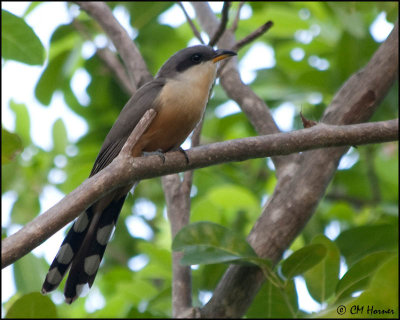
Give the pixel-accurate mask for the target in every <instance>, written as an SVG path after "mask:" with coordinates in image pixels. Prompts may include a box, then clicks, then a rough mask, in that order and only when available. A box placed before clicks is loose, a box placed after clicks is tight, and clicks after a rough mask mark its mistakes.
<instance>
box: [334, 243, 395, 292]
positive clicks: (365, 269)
mask: <svg viewBox="0 0 400 320" xmlns="http://www.w3.org/2000/svg"><path fill="white" fill-rule="evenodd" d="M392 255H393V252H387V251H383V252H376V253H372V254H370V255H368V256H366V257H364V258H363V259H361V260H360V261H358V262H356V263H355V264H354V265H353V266H352V267H351V268H350V269H349V270H348V271H347V272H346V273H345V275H344V276H343V278H342V279H340V281H339V282H338V284H337V287H336V296H337V299H338V300H342V299H344V298H348V297H350V296H351V294H352V293H354V292H356V291H360V290H363V289H365V288H366V287H367V286H368V285H369V283H370V281H371V278H372V277H373V276H374V275H375V272H376V270H377V269H378V267H379V266H381V265H382V263H384V262H385V261H387V259H388V258H390V256H392Z"/></svg>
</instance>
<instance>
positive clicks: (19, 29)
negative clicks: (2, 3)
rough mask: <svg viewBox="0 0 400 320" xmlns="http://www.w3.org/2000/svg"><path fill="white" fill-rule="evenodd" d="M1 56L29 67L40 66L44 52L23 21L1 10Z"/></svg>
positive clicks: (37, 39)
mask: <svg viewBox="0 0 400 320" xmlns="http://www.w3.org/2000/svg"><path fill="white" fill-rule="evenodd" d="M1 30H2V32H1V48H2V50H1V55H2V57H3V58H4V59H11V60H16V61H19V62H22V63H26V64H29V65H42V64H43V63H44V59H45V50H44V47H43V45H42V43H41V42H40V40H39V38H38V37H37V35H36V34H35V32H33V30H32V28H31V27H29V26H28V25H27V24H26V23H25V21H24V19H21V18H20V17H17V16H15V15H13V14H12V13H10V12H8V11H6V10H1Z"/></svg>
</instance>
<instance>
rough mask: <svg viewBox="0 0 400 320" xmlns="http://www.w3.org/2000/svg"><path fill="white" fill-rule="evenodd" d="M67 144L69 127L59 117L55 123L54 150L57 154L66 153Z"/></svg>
mask: <svg viewBox="0 0 400 320" xmlns="http://www.w3.org/2000/svg"><path fill="white" fill-rule="evenodd" d="M67 145H68V136H67V129H66V128H65V125H64V122H63V121H62V119H57V120H56V121H55V122H54V124H53V150H54V152H55V153H57V154H64V153H65V148H66V147H67Z"/></svg>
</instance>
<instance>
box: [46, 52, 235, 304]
mask: <svg viewBox="0 0 400 320" xmlns="http://www.w3.org/2000/svg"><path fill="white" fill-rule="evenodd" d="M234 55H236V53H235V52H232V51H227V50H213V49H212V48H211V47H209V46H204V45H198V46H194V47H189V48H186V49H183V50H180V51H178V52H177V53H175V54H174V55H173V56H172V57H171V58H169V59H168V60H167V62H165V63H164V65H163V66H162V67H161V69H160V70H159V71H158V73H157V75H156V77H155V78H154V80H152V81H150V82H148V83H146V84H145V85H144V86H143V87H141V88H140V89H139V90H138V91H137V92H136V93H135V94H134V95H133V96H132V98H131V99H130V100H129V101H128V102H127V104H126V105H125V107H124V108H123V109H122V111H121V113H120V115H119V117H118V119H117V121H116V122H115V123H114V125H113V127H112V128H111V130H110V132H109V133H108V135H107V136H106V138H105V140H104V143H103V145H102V147H101V149H100V152H99V154H98V156H97V158H96V161H95V163H94V165H93V169H92V171H91V173H90V176H93V175H94V174H96V173H97V172H99V171H100V170H102V169H103V168H105V167H106V166H107V165H109V164H110V163H111V161H112V160H113V159H114V158H115V157H116V156H117V155H118V154H119V152H120V151H121V149H122V147H123V145H124V143H125V142H126V140H127V138H128V137H129V135H130V133H131V132H132V130H133V129H134V128H135V126H136V125H137V123H138V122H139V120H140V119H141V117H142V116H143V115H144V113H145V112H146V111H147V110H149V109H154V110H155V111H156V112H157V115H156V116H155V118H154V119H153V121H152V122H151V123H150V125H149V127H148V128H147V130H146V131H145V132H144V134H143V135H142V136H141V137H140V139H139V141H138V142H137V144H136V145H135V147H134V148H133V150H132V155H133V156H134V157H139V156H141V155H142V154H143V153H144V152H155V151H161V152H167V151H170V150H174V149H177V148H179V147H180V145H181V144H182V142H183V141H185V139H186V138H187V137H188V135H189V134H190V133H191V131H192V130H193V129H194V128H195V126H196V125H197V123H198V122H199V121H200V119H201V118H202V115H203V112H204V109H205V107H206V104H207V101H208V98H209V94H210V90H211V87H212V85H213V83H214V80H215V76H216V69H217V62H218V61H220V60H223V59H225V58H228V57H231V56H234ZM132 186H133V184H132V185H127V186H125V187H121V188H119V189H117V190H115V191H113V192H112V193H110V194H108V195H106V196H105V197H103V198H102V199H100V200H98V201H97V202H96V203H94V204H93V205H92V206H91V207H89V208H88V209H87V210H86V211H85V212H83V213H81V214H80V216H79V217H78V218H77V219H76V220H75V222H74V223H73V225H72V227H71V229H70V230H69V232H68V234H67V236H66V237H65V239H64V241H63V243H62V244H61V247H60V249H59V251H58V253H57V255H56V257H55V258H54V261H53V263H52V264H51V266H50V269H49V272H48V273H47V276H46V279H45V281H44V283H43V287H42V293H47V292H50V291H52V290H54V289H55V288H57V287H58V285H59V284H60V282H61V280H62V279H63V277H64V275H65V273H66V272H67V271H68V269H69V268H71V269H70V271H69V275H68V278H67V281H66V283H65V288H64V296H65V301H66V302H67V303H72V302H73V301H74V300H75V299H77V298H78V297H79V294H80V293H81V291H82V289H83V287H84V286H85V285H86V284H88V285H89V287H91V286H92V284H93V281H94V279H95V277H96V273H97V270H98V268H99V265H100V262H101V259H102V257H103V254H104V251H105V249H106V246H107V243H108V240H109V238H110V236H111V233H112V231H113V229H114V227H115V224H116V222H117V219H118V215H119V213H120V211H121V208H122V205H123V203H124V201H125V197H126V195H127V193H128V192H129V190H130V189H131V188H132Z"/></svg>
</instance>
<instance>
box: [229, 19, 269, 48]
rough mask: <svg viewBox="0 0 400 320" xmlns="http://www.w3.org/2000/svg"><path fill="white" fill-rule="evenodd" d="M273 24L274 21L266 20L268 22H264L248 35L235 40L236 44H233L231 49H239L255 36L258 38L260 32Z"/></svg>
mask: <svg viewBox="0 0 400 320" xmlns="http://www.w3.org/2000/svg"><path fill="white" fill-rule="evenodd" d="M273 25H274V23H273V22H272V21H268V22H266V23H264V24H263V25H262V26H261V27H259V28H258V29H257V30H255V31H253V32H252V33H250V34H249V35H248V36H246V37H244V38H243V39H242V40H240V41H238V42H236V44H235V45H234V46H233V48H232V49H233V50H235V51H237V50H239V49H240V48H242V47H244V46H245V45H246V44H248V43H250V42H252V41H253V40H255V39H256V38H258V37H259V36H261V35H262V34H264V33H265V32H267V31H268V30H269V29H270V28H271V27H272V26H273Z"/></svg>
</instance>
